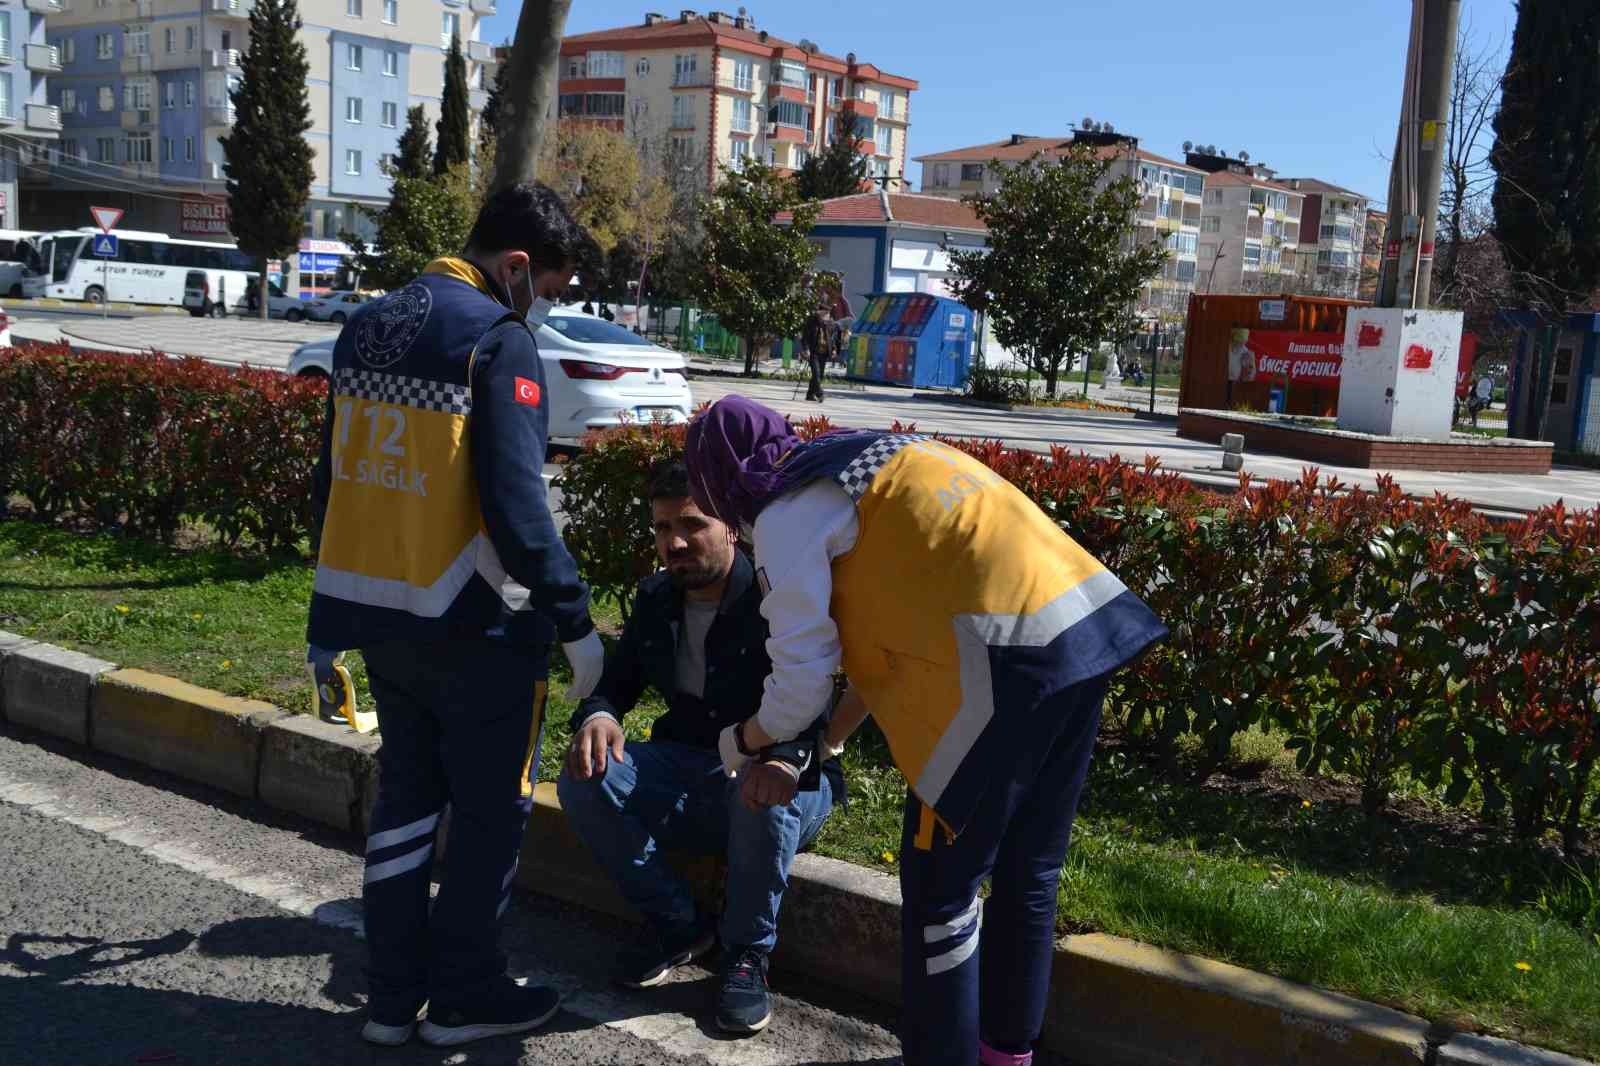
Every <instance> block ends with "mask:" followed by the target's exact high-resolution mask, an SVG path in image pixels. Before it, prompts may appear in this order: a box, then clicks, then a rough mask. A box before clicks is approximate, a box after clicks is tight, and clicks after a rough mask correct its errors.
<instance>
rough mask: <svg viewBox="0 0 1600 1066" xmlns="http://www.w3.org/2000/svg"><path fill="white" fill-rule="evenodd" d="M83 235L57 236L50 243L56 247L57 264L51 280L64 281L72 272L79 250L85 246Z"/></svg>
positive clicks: (52, 271)
mask: <svg viewBox="0 0 1600 1066" xmlns="http://www.w3.org/2000/svg"><path fill="white" fill-rule="evenodd" d="M83 240H84V239H83V238H82V237H56V238H55V239H54V240H52V241H50V242H49V243H50V244H52V245H54V247H55V264H54V267H53V268H52V270H51V271H50V280H51V281H55V282H64V281H66V280H67V278H68V277H69V276H70V275H71V274H72V264H73V263H74V262H76V261H77V258H78V250H79V249H80V248H81V247H83Z"/></svg>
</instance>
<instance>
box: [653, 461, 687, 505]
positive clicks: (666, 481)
mask: <svg viewBox="0 0 1600 1066" xmlns="http://www.w3.org/2000/svg"><path fill="white" fill-rule="evenodd" d="M688 495H689V468H688V467H687V466H685V465H684V464H683V462H682V461H681V460H678V459H663V460H661V461H660V462H659V463H657V464H656V465H655V466H653V467H652V468H651V469H650V480H649V482H648V484H647V485H646V488H645V499H646V500H648V501H649V502H650V503H655V502H656V501H657V500H681V499H685V498H686V497H688Z"/></svg>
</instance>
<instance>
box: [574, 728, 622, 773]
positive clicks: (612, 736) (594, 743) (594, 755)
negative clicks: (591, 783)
mask: <svg viewBox="0 0 1600 1066" xmlns="http://www.w3.org/2000/svg"><path fill="white" fill-rule="evenodd" d="M624 739H625V734H624V733H623V732H622V726H621V725H619V724H618V723H617V720H616V719H615V718H612V717H611V716H610V715H608V714H597V715H594V716H593V717H591V718H590V719H589V720H588V721H587V722H585V723H583V725H582V726H581V727H580V728H579V729H578V732H577V734H576V735H575V736H574V737H573V738H572V746H571V747H569V748H568V749H567V771H568V772H569V773H570V774H572V776H573V777H576V778H577V779H578V780H579V781H587V780H589V778H591V777H593V776H594V775H596V774H603V773H605V772H606V757H607V756H608V755H609V756H610V757H611V758H613V759H616V760H617V761H618V762H621V761H622V745H623V741H624Z"/></svg>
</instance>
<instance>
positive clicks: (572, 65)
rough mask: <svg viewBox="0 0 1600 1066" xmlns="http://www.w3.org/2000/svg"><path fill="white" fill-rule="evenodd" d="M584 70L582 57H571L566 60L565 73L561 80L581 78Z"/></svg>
mask: <svg viewBox="0 0 1600 1066" xmlns="http://www.w3.org/2000/svg"><path fill="white" fill-rule="evenodd" d="M586 69H587V67H586V66H585V65H584V58H583V56H572V57H570V58H568V60H567V67H566V71H565V73H563V74H562V75H561V76H562V77H563V78H581V77H583V75H584V71H585V70H586Z"/></svg>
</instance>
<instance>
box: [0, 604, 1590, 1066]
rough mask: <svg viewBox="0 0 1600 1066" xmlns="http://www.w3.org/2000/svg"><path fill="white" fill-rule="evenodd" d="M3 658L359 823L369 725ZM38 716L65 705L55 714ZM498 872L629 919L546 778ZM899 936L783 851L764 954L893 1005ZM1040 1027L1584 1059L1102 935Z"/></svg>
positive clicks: (707, 897)
mask: <svg viewBox="0 0 1600 1066" xmlns="http://www.w3.org/2000/svg"><path fill="white" fill-rule="evenodd" d="M17 663H23V664H33V663H46V664H50V666H51V667H55V666H56V664H59V663H83V664H91V669H90V670H88V671H86V672H83V673H79V674H71V673H68V674H66V675H64V676H68V677H72V678H74V679H76V685H77V687H74V686H73V685H63V686H58V687H56V688H54V689H50V688H43V689H40V690H38V692H39V693H47V692H56V693H59V694H60V695H61V696H62V698H63V702H64V703H65V704H66V706H67V708H68V710H69V712H70V707H71V706H72V705H73V702H74V700H75V699H76V698H77V697H76V695H75V693H76V692H77V691H79V690H80V689H81V691H83V692H84V696H83V700H84V703H85V705H86V717H87V719H88V728H87V730H86V732H87V734H88V736H89V737H91V738H92V739H93V746H94V747H95V748H96V749H98V750H101V751H107V752H111V753H113V754H116V755H120V756H123V757H125V758H129V759H132V760H133V761H135V762H139V763H142V764H144V765H146V766H151V767H154V768H156V769H159V770H164V771H167V772H169V773H173V774H175V775H177V776H179V777H182V778H185V779H187V780H191V781H198V782H201V783H203V784H208V785H212V786H214V787H218V788H222V789H224V790H226V791H229V792H233V793H236V794H238V795H241V796H245V797H248V798H254V799H259V800H260V801H261V802H263V803H264V804H266V805H267V806H270V807H273V808H275V809H279V810H284V811H288V812H291V813H294V814H298V815H301V816H303V817H306V818H309V819H311V820H313V821H316V822H318V823H320V824H323V825H328V826H331V827H333V828H336V829H340V830H343V831H346V832H354V833H362V832H364V831H365V827H366V825H367V822H368V820H369V819H370V816H371V810H372V804H373V802H374V801H375V798H376V792H377V767H378V762H377V754H376V753H377V749H378V747H379V744H380V742H379V741H378V740H376V739H374V738H370V737H362V736H359V735H357V734H356V733H354V731H352V730H350V729H348V728H344V727H340V726H335V725H332V724H329V723H325V722H321V721H319V720H317V719H315V718H312V717H310V716H297V715H293V714H290V712H287V711H284V710H281V709H279V708H276V707H273V706H271V705H269V704H266V703H261V702H259V701H254V700H243V699H238V698H236V697H231V696H224V695H222V694H221V693H217V692H213V691H211V690H208V689H203V688H199V687H198V686H195V685H190V684H187V683H186V682H182V681H176V680H174V679H171V678H166V677H162V676H161V675H158V674H152V673H148V672H146V671H143V670H134V669H121V670H119V669H116V668H115V666H114V664H111V663H105V662H104V661H103V660H98V659H93V658H92V657H90V656H85V655H80V654H78V653H75V652H68V651H65V650H64V649H60V648H54V647H52V646H51V645H48V644H39V643H36V642H31V641H28V639H27V638H24V637H19V636H17V635H16V634H10V633H4V632H3V631H0V688H3V691H4V694H5V702H4V704H3V705H0V706H3V709H4V712H5V715H6V717H7V718H9V719H11V720H14V721H18V722H20V723H21V724H24V725H31V724H32V723H31V722H29V721H28V720H27V719H26V718H23V717H19V716H16V715H14V714H13V713H12V704H11V696H12V692H13V684H12V682H13V680H14V678H15V677H16V676H19V675H16V674H15V673H14V671H13V667H14V666H15V665H16V664H17ZM100 667H103V668H104V669H103V670H101V669H99V668H100ZM30 669H33V667H31V666H24V670H30ZM28 676H32V675H31V674H30V675H28ZM27 691H29V692H30V693H34V690H32V689H29V690H27ZM30 698H31V699H34V700H35V701H36V700H37V698H38V693H35V694H34V695H32V696H30ZM45 717H46V718H47V719H48V716H45ZM56 717H57V718H61V719H64V720H67V721H70V720H71V714H70V713H69V714H67V715H65V716H62V715H57V716H56ZM46 728H47V727H46ZM49 731H51V732H55V731H54V730H49ZM56 735H58V736H59V735H62V734H60V733H56ZM68 739H72V738H70V737H69V738H68ZM80 742H82V741H80ZM305 790H314V791H319V792H320V793H321V794H318V795H312V796H309V797H308V796H306V795H305V794H304V792H305ZM673 865H674V866H675V867H676V868H678V869H679V870H680V871H681V872H682V873H684V875H685V876H686V878H687V879H688V880H689V882H690V884H691V886H692V887H693V889H694V891H695V894H696V896H697V898H699V899H701V900H702V901H705V902H708V903H714V902H715V901H716V900H717V899H718V898H719V897H720V895H721V887H722V885H721V881H722V869H723V867H722V865H721V864H720V863H719V862H716V861H714V860H707V859H700V860H690V861H687V862H685V861H680V860H679V859H678V858H676V857H675V858H674V862H673ZM516 880H517V883H518V884H519V885H520V886H521V887H522V888H524V889H526V890H529V891H533V892H538V893H540V894H543V895H549V896H553V897H556V898H559V899H564V900H567V901H569V902H572V903H576V904H578V905H581V906H583V907H586V908H589V909H592V910H597V911H600V912H602V913H607V914H612V915H617V916H621V917H626V918H629V919H631V920H637V917H638V916H637V915H635V914H633V913H632V912H631V910H630V908H629V907H628V906H627V905H626V904H625V903H624V902H623V901H622V899H621V897H620V895H619V894H618V892H617V890H616V888H615V886H613V885H612V884H611V883H610V881H609V879H607V878H606V877H605V876H604V874H603V873H602V872H601V871H600V869H599V867H598V866H597V865H596V863H595V862H594V860H593V858H592V857H591V856H590V855H589V854H588V851H587V849H586V848H585V847H584V845H583V844H582V842H581V841H580V840H579V839H578V838H577V835H576V834H575V833H574V832H573V830H572V828H571V826H570V825H569V824H568V822H567V820H566V818H565V817H564V816H563V814H562V811H561V806H560V801H559V799H558V797H557V795H556V790H555V786H554V785H553V784H550V783H548V782H547V783H542V784H539V785H537V786H536V788H535V790H534V806H533V812H532V815H531V816H530V818H529V820H528V827H527V830H526V833H525V836H524V840H523V846H522V860H521V865H520V867H519V869H518V872H517V878H516ZM899 939H900V890H899V885H898V883H897V881H896V879H895V878H894V877H892V876H890V875H888V874H885V873H880V872H878V871H876V870H871V869H868V868H866V867H862V866H856V865H853V864H851V863H847V862H842V861H840V860H836V859H829V858H824V857H822V856H817V855H808V854H802V855H800V856H798V857H797V858H796V860H795V864H794V867H793V869H792V871H791V874H790V880H789V885H788V889H787V892H786V893H785V898H784V906H783V910H782V915H781V919H780V930H779V939H778V948H777V950H776V952H775V955H774V962H775V963H776V964H777V965H778V966H779V967H780V968H787V969H791V970H794V971H798V972H801V973H805V974H807V975H809V976H811V977H815V978H818V979H820V980H824V981H826V982H827V983H830V984H833V985H836V986H840V987H842V988H845V989H847V990H849V991H853V992H858V993H863V994H866V995H869V996H872V997H873V998H875V999H878V1000H881V1001H885V1002H888V1003H891V1004H898V1003H900V1001H901V995H900V972H899V959H900V951H899ZM1440 1033H1442V1034H1443V1035H1444V1037H1445V1039H1444V1040H1443V1041H1442V1042H1440V1039H1439V1035H1438V1034H1440ZM1040 1043H1041V1045H1042V1046H1043V1047H1044V1048H1045V1049H1047V1050H1049V1051H1052V1052H1055V1053H1058V1054H1062V1055H1066V1056H1069V1057H1072V1058H1074V1059H1077V1060H1080V1061H1088V1062H1094V1063H1095V1064H1096V1066H1261V1064H1263V1063H1280V1064H1285V1066H1390V1064H1393V1066H1402V1064H1417V1063H1426V1064H1427V1066H1594V1064H1591V1063H1588V1062H1585V1061H1584V1060H1580V1059H1575V1058H1571V1057H1569V1056H1565V1055H1560V1054H1557V1053H1555V1052H1549V1051H1544V1050H1542V1049H1538V1048H1532V1047H1528V1046H1526V1045H1522V1044H1517V1043H1513V1042H1510V1041H1505V1040H1497V1039H1493V1038H1490V1037H1480V1036H1469V1035H1462V1034H1455V1035H1450V1034H1449V1033H1448V1031H1446V1030H1440V1029H1439V1028H1438V1027H1432V1026H1430V1025H1429V1023H1427V1022H1426V1021H1424V1020H1422V1019H1420V1018H1416V1017H1413V1016H1411V1015H1408V1014H1404V1013H1402V1012H1400V1011H1395V1010H1391V1009H1389V1008H1387V1007H1382V1006H1378V1005H1376V1004H1371V1003H1366V1002H1363V1001H1361V1000H1357V999H1353V998H1351V997H1348V996H1343V995H1339V994H1337V993H1333V992H1326V991H1323V990H1320V989H1316V988H1311V987H1309V986H1306V985H1301V984H1297V983H1295V982H1292V981H1287V980H1283V979H1281V978H1276V977H1271V976H1268V975H1266V974H1261V973H1256V972H1254V971H1251V970H1246V969H1243V968H1241V967H1237V966H1232V965H1229V964H1227V963H1221V962H1216V961H1214V960H1211V959H1205V958H1200V957H1197V956H1192V955H1185V954H1181V953H1179V952H1173V951H1167V950H1164V949H1161V948H1156V947H1152V946H1150V945H1148V944H1141V943H1138V942H1136V941H1131V940H1124V939H1122V938H1120V937H1113V936H1106V935H1103V934H1091V935H1084V936H1072V937H1067V938H1065V939H1063V940H1061V941H1059V942H1058V944H1057V947H1056V956H1055V964H1054V973H1053V981H1052V986H1051V997H1050V1009H1049V1012H1048V1014H1047V1016H1046V1019H1045V1028H1044V1032H1043V1034H1042V1036H1041V1040H1040Z"/></svg>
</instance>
